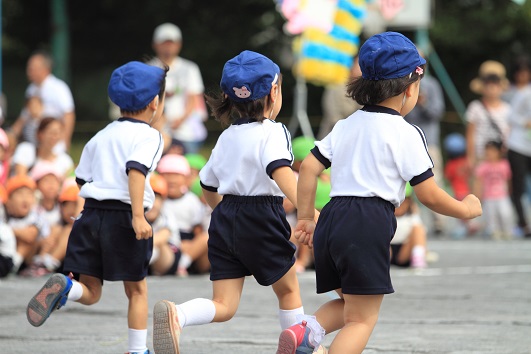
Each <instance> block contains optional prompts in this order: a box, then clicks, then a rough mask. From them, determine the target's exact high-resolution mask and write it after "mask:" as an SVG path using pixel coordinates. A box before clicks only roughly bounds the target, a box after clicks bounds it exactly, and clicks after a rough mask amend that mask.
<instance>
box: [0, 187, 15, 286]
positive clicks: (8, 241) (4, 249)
mask: <svg viewBox="0 0 531 354" xmlns="http://www.w3.org/2000/svg"><path fill="white" fill-rule="evenodd" d="M6 199H7V193H6V190H5V187H4V186H3V185H1V184H0V201H1V202H2V204H3V203H5V202H6ZM16 253H17V240H16V238H15V234H14V233H13V229H12V228H11V227H9V225H7V224H6V223H5V222H4V221H3V220H2V221H0V278H4V277H6V276H7V275H8V274H9V273H10V272H11V270H12V269H13V259H14V258H15V255H16Z"/></svg>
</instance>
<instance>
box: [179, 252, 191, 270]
mask: <svg viewBox="0 0 531 354" xmlns="http://www.w3.org/2000/svg"><path fill="white" fill-rule="evenodd" d="M190 264H192V258H191V257H190V256H189V255H188V254H186V253H182V254H181V258H180V259H179V265H178V266H179V268H183V269H188V267H189V266H190Z"/></svg>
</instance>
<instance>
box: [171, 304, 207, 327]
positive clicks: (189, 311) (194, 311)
mask: <svg viewBox="0 0 531 354" xmlns="http://www.w3.org/2000/svg"><path fill="white" fill-rule="evenodd" d="M175 307H177V315H178V316H179V323H180V325H181V327H186V326H196V325H202V324H207V323H210V322H212V320H213V319H214V316H215V315H216V306H215V305H214V302H212V300H208V299H202V298H197V299H193V300H190V301H187V302H185V303H182V304H180V305H176V306H175Z"/></svg>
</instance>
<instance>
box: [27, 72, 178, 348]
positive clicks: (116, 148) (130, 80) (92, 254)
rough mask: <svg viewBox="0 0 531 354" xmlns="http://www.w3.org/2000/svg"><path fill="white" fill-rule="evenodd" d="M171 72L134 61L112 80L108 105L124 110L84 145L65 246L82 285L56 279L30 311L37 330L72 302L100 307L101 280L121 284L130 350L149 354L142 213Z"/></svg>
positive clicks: (67, 265)
mask: <svg viewBox="0 0 531 354" xmlns="http://www.w3.org/2000/svg"><path fill="white" fill-rule="evenodd" d="M167 70H168V68H167V67H166V68H164V69H162V68H159V67H156V66H151V65H147V64H144V63H140V62H129V63H127V64H125V65H123V66H121V67H119V68H117V69H116V70H114V72H113V73H112V75H111V79H110V81H109V87H108V92H109V98H110V99H111V101H112V102H114V103H115V104H116V105H117V106H118V107H120V112H121V114H122V118H119V119H118V120H116V121H114V122H112V123H111V124H109V125H107V127H105V128H104V129H103V130H101V131H100V132H99V133H97V134H96V135H95V136H94V137H93V138H92V139H91V140H90V141H89V142H88V143H87V145H86V146H85V148H84V149H83V152H82V154H81V158H80V161H79V166H78V167H77V168H76V181H77V183H78V184H79V185H80V186H81V190H80V193H79V195H80V196H81V197H83V198H85V205H84V210H83V211H82V212H81V214H79V216H78V217H77V220H76V221H75V223H74V225H73V227H72V232H71V234H70V237H69V239H68V246H67V251H66V257H65V260H64V271H65V272H72V273H74V274H75V275H76V280H78V281H73V280H72V279H71V278H72V273H70V276H65V275H63V274H58V273H56V274H54V275H52V276H51V277H50V278H49V279H48V281H47V282H46V283H45V284H44V286H43V287H42V288H41V289H40V290H39V291H38V292H37V294H36V295H35V296H34V297H33V298H32V299H31V300H30V302H29V304H28V307H27V318H28V321H29V322H30V324H32V325H33V326H35V327H37V326H40V325H42V324H43V323H44V322H45V321H46V319H47V318H48V317H49V316H50V314H51V313H52V312H53V311H54V310H56V309H59V308H61V307H62V306H64V305H65V304H66V302H67V300H70V301H77V302H79V303H82V304H84V305H93V304H95V303H96V302H98V301H99V299H100V297H101V292H102V286H103V281H104V280H108V281H123V282H124V289H125V293H126V295H127V298H128V299H129V307H128V314H127V319H128V327H129V331H128V335H129V342H128V350H129V352H130V353H149V350H148V349H147V346H146V341H147V320H148V299H147V283H146V279H145V278H146V275H147V270H148V263H149V260H150V258H151V252H152V246H153V239H152V233H153V231H152V228H151V225H150V224H149V223H148V222H147V220H146V218H145V215H144V212H145V210H147V209H150V208H151V206H152V205H153V199H154V194H153V190H152V189H151V186H150V184H149V175H150V173H151V172H153V171H154V170H155V167H156V165H157V162H158V161H159V159H160V157H161V154H162V148H163V141H162V137H161V135H160V133H159V132H158V131H157V130H156V129H154V128H152V127H151V125H152V124H153V123H155V122H156V121H157V120H158V119H159V118H160V116H161V114H162V111H163V108H164V89H165V77H166V72H167ZM65 274H68V273H65Z"/></svg>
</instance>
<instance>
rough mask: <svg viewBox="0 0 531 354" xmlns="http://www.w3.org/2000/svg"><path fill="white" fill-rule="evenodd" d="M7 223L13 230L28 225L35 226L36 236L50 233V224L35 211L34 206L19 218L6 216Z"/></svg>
mask: <svg viewBox="0 0 531 354" xmlns="http://www.w3.org/2000/svg"><path fill="white" fill-rule="evenodd" d="M7 225H9V226H10V227H11V228H12V229H13V230H16V229H22V228H25V227H28V226H35V227H36V228H37V230H38V231H39V234H38V238H39V239H43V238H46V237H48V236H49V235H50V225H48V222H47V221H46V219H45V218H44V217H43V216H42V215H39V213H37V210H36V208H34V209H32V210H31V211H30V212H29V213H28V215H26V216H23V217H21V218H14V217H9V216H8V217H7Z"/></svg>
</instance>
